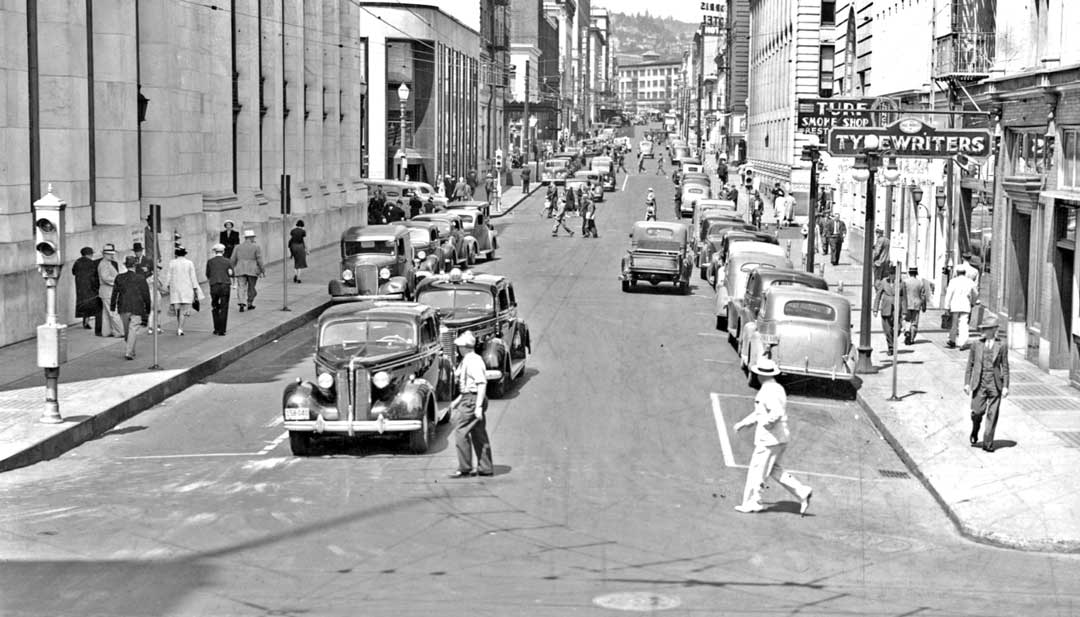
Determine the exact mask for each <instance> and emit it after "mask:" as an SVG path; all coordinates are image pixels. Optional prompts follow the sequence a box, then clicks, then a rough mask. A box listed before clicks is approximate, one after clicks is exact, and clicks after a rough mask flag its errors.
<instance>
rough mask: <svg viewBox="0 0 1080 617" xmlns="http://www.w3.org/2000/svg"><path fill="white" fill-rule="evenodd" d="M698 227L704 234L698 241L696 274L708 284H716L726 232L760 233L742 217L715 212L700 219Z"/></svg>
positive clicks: (721, 262)
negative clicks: (736, 217)
mask: <svg viewBox="0 0 1080 617" xmlns="http://www.w3.org/2000/svg"><path fill="white" fill-rule="evenodd" d="M698 229H700V230H701V235H702V236H704V237H703V238H702V239H701V241H700V242H699V243H698V252H697V257H698V261H697V266H698V274H699V275H700V276H701V278H703V279H705V280H706V281H708V282H709V284H710V285H715V284H716V272H717V271H718V270H719V266H721V265H723V259H720V255H721V253H722V251H723V247H724V244H723V243H724V239H725V238H726V237H727V236H728V234H731V233H734V232H736V231H739V232H746V233H760V232H758V231H757V228H755V227H754V226H753V225H751V224H750V223H746V222H743V220H742V219H732V218H724V215H722V214H717V213H715V212H713V213H711V214H710V215H708V216H706V217H705V218H703V219H701V222H700V224H699V227H698ZM763 235H765V234H763ZM765 241H768V240H765ZM773 242H777V243H778V241H776V240H773Z"/></svg>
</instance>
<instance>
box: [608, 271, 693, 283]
mask: <svg viewBox="0 0 1080 617" xmlns="http://www.w3.org/2000/svg"><path fill="white" fill-rule="evenodd" d="M632 279H637V280H650V281H652V280H657V281H672V282H677V281H680V280H682V276H681V274H680V273H679V272H671V271H670V270H663V271H661V270H625V271H624V272H623V273H622V274H620V275H619V280H621V281H629V280H632Z"/></svg>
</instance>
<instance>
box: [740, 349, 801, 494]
mask: <svg viewBox="0 0 1080 617" xmlns="http://www.w3.org/2000/svg"><path fill="white" fill-rule="evenodd" d="M750 370H752V371H753V372H754V373H755V374H756V375H757V376H758V380H759V381H760V382H761V389H760V390H758V393H757V396H755V397H754V411H752V412H751V413H750V415H748V416H746V417H745V418H743V419H742V420H740V421H739V422H737V423H736V424H735V430H737V431H738V430H742V429H744V428H746V427H748V426H750V425H751V424H753V425H756V428H755V429H754V454H753V455H751V457H750V466H749V467H748V468H747V470H746V486H745V488H744V489H743V500H742V503H741V504H739V505H737V506H735V510H737V511H739V512H744V513H749V512H761V511H762V510H764V509H765V507H764V506H763V505H762V504H761V490H762V489H763V488H764V487H765V479H766V478H769V477H772V478H773V479H775V480H776V481H777V482H779V483H780V484H781V486H783V487H784V488H786V489H787V490H788V491H790V492H791V494H792V495H795V496H796V497H798V498H799V513H800V514H806V510H807V509H808V508H809V507H810V496H811V495H812V494H813V492H814V491H813V489H812V488H810V487H809V486H806V485H805V484H803V483H802V482H799V481H798V480H796V479H795V477H794V476H792V475H791V474H790V473H788V472H786V471H784V468H783V467H781V466H780V459H781V458H783V455H784V450H786V449H787V444H788V441H789V440H790V439H791V433H790V432H788V424H787V392H785V391H784V386H781V385H780V384H779V383H778V382H777V381H776V376H777V375H779V374H780V369H779V368H777V366H776V363H775V362H774V361H773V360H772V358H768V357H762V358H761V359H759V360H758V361H757V364H756V365H755V366H752V367H751V368H750Z"/></svg>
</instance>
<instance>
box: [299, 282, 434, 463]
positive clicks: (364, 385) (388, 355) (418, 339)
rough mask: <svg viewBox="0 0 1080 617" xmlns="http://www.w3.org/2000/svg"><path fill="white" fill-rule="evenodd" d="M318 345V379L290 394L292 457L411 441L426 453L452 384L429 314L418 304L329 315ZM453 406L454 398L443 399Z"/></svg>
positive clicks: (356, 307) (378, 305)
mask: <svg viewBox="0 0 1080 617" xmlns="http://www.w3.org/2000/svg"><path fill="white" fill-rule="evenodd" d="M315 336H316V342H315V375H316V377H315V380H314V381H304V380H299V379H298V380H297V381H296V382H294V383H290V384H289V385H288V386H286V387H285V392H284V394H283V395H282V415H283V416H284V421H285V430H287V431H289V445H290V446H291V447H292V452H293V454H295V455H297V456H305V455H307V454H309V453H310V450H311V446H312V441H313V439H315V438H317V437H321V436H328V435H336V436H340V437H357V436H374V435H386V434H397V435H407V436H408V439H409V449H410V450H412V451H413V452H417V453H421V452H426V451H427V449H428V448H429V447H430V446H431V443H432V440H433V439H434V436H435V425H436V424H437V423H438V422H440V421H442V420H443V419H445V416H446V411H447V410H446V409H440V408H439V405H438V404H437V401H436V399H437V397H438V392H439V391H440V385H442V386H443V387H442V388H441V390H442V391H445V390H446V387H445V385H444V381H445V380H449V379H451V371H450V365H449V361H448V359H447V358H446V357H445V356H444V354H443V348H442V345H441V344H440V341H439V319H438V315H437V314H436V312H435V310H434V309H432V308H431V307H428V306H424V305H421V304H416V303H413V302H382V301H380V302H370V301H369V302H362V303H359V304H350V305H341V306H335V307H331V308H329V309H327V310H326V311H325V312H324V313H323V314H322V315H321V316H320V317H319V323H318V326H317V330H316V335H315ZM444 400H449V399H444Z"/></svg>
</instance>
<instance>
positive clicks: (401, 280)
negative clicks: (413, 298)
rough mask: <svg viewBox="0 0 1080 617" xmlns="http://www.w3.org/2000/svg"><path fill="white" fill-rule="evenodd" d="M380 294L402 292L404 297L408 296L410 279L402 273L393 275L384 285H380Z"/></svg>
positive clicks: (387, 294)
mask: <svg viewBox="0 0 1080 617" xmlns="http://www.w3.org/2000/svg"><path fill="white" fill-rule="evenodd" d="M379 294H380V295H386V296H389V295H393V294H401V295H402V297H408V296H409V279H408V278H407V277H405V276H400V275H399V276H391V277H390V279H389V280H387V281H386V282H385V283H383V284H382V285H379Z"/></svg>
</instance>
